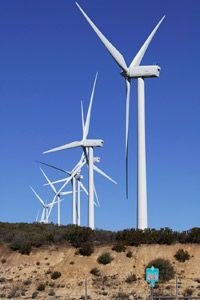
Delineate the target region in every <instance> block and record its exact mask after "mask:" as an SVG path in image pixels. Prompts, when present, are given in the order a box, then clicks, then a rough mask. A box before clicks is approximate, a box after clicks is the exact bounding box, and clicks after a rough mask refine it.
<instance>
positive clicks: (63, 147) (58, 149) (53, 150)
mask: <svg viewBox="0 0 200 300" xmlns="http://www.w3.org/2000/svg"><path fill="white" fill-rule="evenodd" d="M82 144H83V143H82V141H76V142H72V143H69V144H65V145H63V146H59V147H56V148H53V149H51V150H47V151H45V152H43V154H46V153H50V152H56V151H61V150H66V149H71V148H76V147H80V146H82Z"/></svg>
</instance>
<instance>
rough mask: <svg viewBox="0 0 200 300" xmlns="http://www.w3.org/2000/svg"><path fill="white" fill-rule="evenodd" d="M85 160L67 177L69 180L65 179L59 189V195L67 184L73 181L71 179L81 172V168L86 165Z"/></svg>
mask: <svg viewBox="0 0 200 300" xmlns="http://www.w3.org/2000/svg"><path fill="white" fill-rule="evenodd" d="M85 163H86V162H85V161H83V162H82V164H80V165H79V166H78V167H77V169H76V170H74V171H73V172H72V174H71V176H70V177H68V178H67V180H66V181H65V183H64V184H63V185H62V186H61V188H60V189H59V191H58V192H57V195H59V194H60V193H61V192H62V190H63V189H64V188H65V186H66V185H67V184H68V183H69V182H70V181H71V179H72V178H73V177H74V176H75V175H76V174H77V173H78V172H79V170H80V169H81V168H82V167H83V166H84V165H85Z"/></svg>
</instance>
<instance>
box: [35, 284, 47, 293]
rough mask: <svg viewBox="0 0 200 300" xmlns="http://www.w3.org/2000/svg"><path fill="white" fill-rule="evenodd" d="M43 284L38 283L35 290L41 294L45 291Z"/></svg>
mask: <svg viewBox="0 0 200 300" xmlns="http://www.w3.org/2000/svg"><path fill="white" fill-rule="evenodd" d="M45 287H46V286H45V284H44V283H40V284H39V285H38V286H37V290H38V291H40V292H42V291H44V290H45Z"/></svg>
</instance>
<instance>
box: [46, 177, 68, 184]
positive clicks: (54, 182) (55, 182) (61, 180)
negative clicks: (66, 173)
mask: <svg viewBox="0 0 200 300" xmlns="http://www.w3.org/2000/svg"><path fill="white" fill-rule="evenodd" d="M67 179H68V177H66V178H63V179H60V180H56V181H52V182H51V183H52V184H57V183H60V182H63V181H66V180H67ZM46 185H49V183H45V184H44V186H46Z"/></svg>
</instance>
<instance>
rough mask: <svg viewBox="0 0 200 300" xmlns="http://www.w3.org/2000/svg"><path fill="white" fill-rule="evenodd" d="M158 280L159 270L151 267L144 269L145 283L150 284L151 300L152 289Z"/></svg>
mask: <svg viewBox="0 0 200 300" xmlns="http://www.w3.org/2000/svg"><path fill="white" fill-rule="evenodd" d="M158 280H159V269H157V268H154V266H152V267H151V268H147V269H146V282H148V283H150V286H151V297H152V299H153V288H154V286H155V283H156V282H158Z"/></svg>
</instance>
